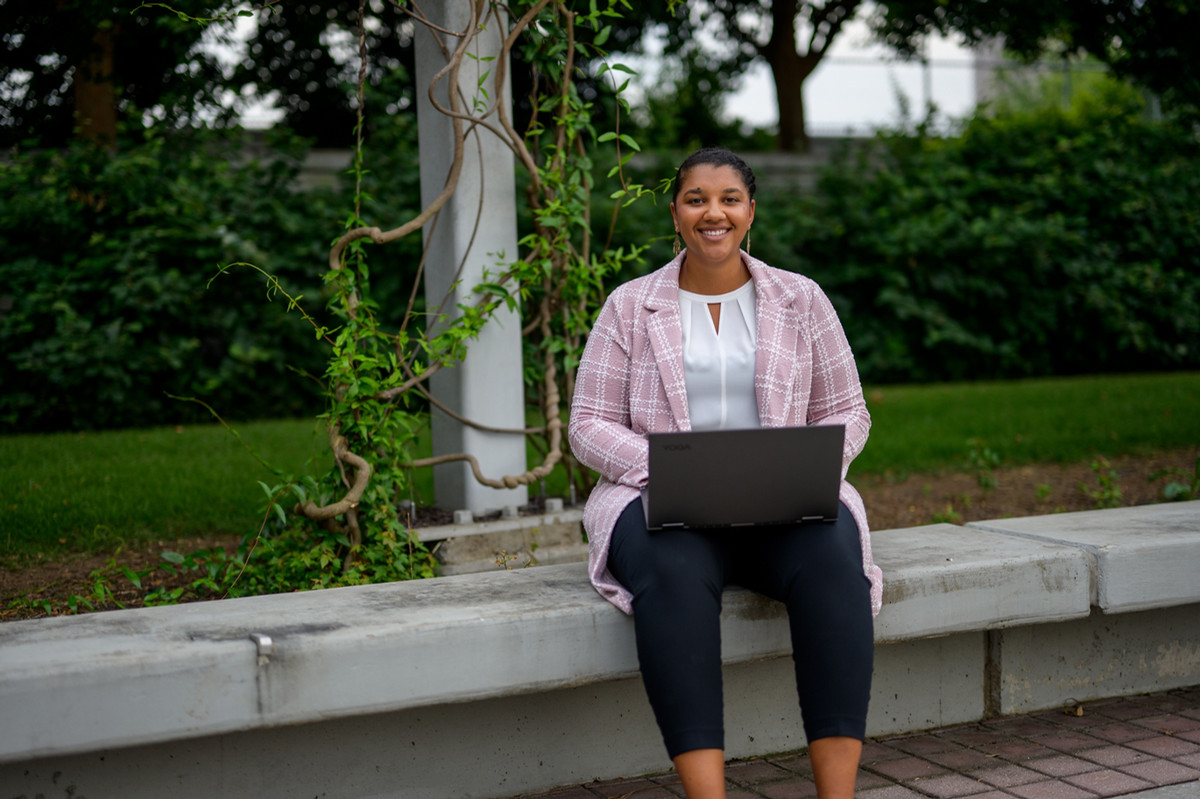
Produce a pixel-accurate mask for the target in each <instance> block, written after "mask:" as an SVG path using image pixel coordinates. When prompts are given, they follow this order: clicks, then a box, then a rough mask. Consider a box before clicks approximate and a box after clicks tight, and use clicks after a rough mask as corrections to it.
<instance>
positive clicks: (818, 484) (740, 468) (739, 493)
mask: <svg viewBox="0 0 1200 799" xmlns="http://www.w3.org/2000/svg"><path fill="white" fill-rule="evenodd" d="M845 435H846V428H845V425H840V424H838V425H813V426H810V427H769V428H758V429H753V430H705V431H700V432H687V433H650V434H649V435H648V436H647V438H648V439H649V442H650V467H649V468H650V479H649V482H648V484H647V486H646V488H644V489H643V490H642V506H643V509H644V510H645V512H646V527H647V528H649V529H650V530H652V531H653V530H668V529H671V528H683V527H687V528H714V527H717V528H720V527H764V526H775V525H798V524H806V523H810V522H826V521H834V520H836V519H837V515H838V489H839V487H840V485H841V480H842V443H843V440H844V439H845Z"/></svg>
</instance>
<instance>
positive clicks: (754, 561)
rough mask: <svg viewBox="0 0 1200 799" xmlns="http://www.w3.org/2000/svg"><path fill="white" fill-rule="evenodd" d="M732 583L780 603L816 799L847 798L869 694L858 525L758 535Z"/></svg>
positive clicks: (869, 626) (843, 516)
mask: <svg viewBox="0 0 1200 799" xmlns="http://www.w3.org/2000/svg"><path fill="white" fill-rule="evenodd" d="M731 580H732V581H733V582H738V583H741V584H742V585H745V586H747V587H748V588H751V589H752V590H755V591H759V592H761V593H763V594H766V595H767V596H770V597H773V598H775V599H778V600H780V601H782V602H784V603H785V604H786V605H787V608H788V621H789V625H790V627H791V634H792V658H793V660H794V662H795V666H796V688H797V691H798V693H799V696H800V708H801V711H802V713H803V717H804V730H805V734H806V735H807V737H808V741H809V753H810V755H811V757H812V764H813V776H814V778H815V780H816V783H817V788H818V796H819V797H820V799H832V798H833V797H841V796H847V797H849V796H852V795H853V792H854V778H855V776H856V774H857V771H858V760H859V756H860V755H861V752H862V739H863V737H864V735H865V733H866V719H867V703H868V700H869V699H870V694H871V672H872V667H873V662H874V631H873V622H872V618H871V601H870V583H869V581H868V580H867V578H866V577H865V576H864V575H863V570H862V549H861V545H860V543H859V538H858V528H857V527H856V525H855V523H854V518H853V517H852V516H851V515H850V512H849V510H847V508H846V507H845V506H844V505H842V506H841V508H840V514H839V516H838V520H837V521H836V522H833V523H829V524H814V525H805V526H803V527H799V528H796V529H791V530H781V531H764V535H763V536H762V537H761V538H760V539H759V540H758V541H756V542H755V545H754V546H752V547H747V548H746V549H745V550H744V551H743V552H742V554H740V555H739V560H738V563H737V567H736V571H735V572H734V573H733V574H731Z"/></svg>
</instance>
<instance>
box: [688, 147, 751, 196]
mask: <svg viewBox="0 0 1200 799" xmlns="http://www.w3.org/2000/svg"><path fill="white" fill-rule="evenodd" d="M701 165H707V166H729V167H733V169H734V171H735V172H737V173H738V174H739V175H741V176H742V182H743V183H745V184H746V191H747V192H748V193H749V194H750V199H751V200H753V199H754V189H755V186H754V170H753V169H751V168H750V165H749V164H747V163H746V162H745V161H743V160H742V159H741V157H739V156H738V155H737V154H736V153H734V152H731V151H729V150H726V149H725V148H724V147H705V148H704V149H703V150H697V151H696V152H694V153H692V154H691V155H689V156H688V157H687V158H685V159H683V163H682V164H680V165H679V169H678V170H677V171H676V172H675V193H674V194H673V195H672V196H671V201H672V202H674V201H675V200H676V199H678V197H679V187H680V186H682V185H683V178H684V176H685V175H686V174H687V173H688V171H689V170H690V169H691V168H692V167H694V166H701Z"/></svg>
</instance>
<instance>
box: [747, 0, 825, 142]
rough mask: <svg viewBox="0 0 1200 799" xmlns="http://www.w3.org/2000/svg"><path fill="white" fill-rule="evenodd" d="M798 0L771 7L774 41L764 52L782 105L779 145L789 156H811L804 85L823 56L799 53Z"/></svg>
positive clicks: (783, 0)
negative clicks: (809, 152)
mask: <svg viewBox="0 0 1200 799" xmlns="http://www.w3.org/2000/svg"><path fill="white" fill-rule="evenodd" d="M798 10H799V9H798V0H775V2H774V3H772V4H771V39H770V41H768V42H767V44H766V45H765V46H764V47H763V48H762V50H761V51H760V52H761V53H762V56H763V58H765V59H766V61H767V63H768V64H770V66H771V76H772V77H773V78H774V79H775V96H776V99H777V102H778V104H779V141H778V143H777V146H778V147H779V149H780V150H783V151H785V152H800V153H804V152H808V147H809V143H808V130H807V128H806V127H805V122H804V81H805V79H807V78H808V76H809V75H811V74H812V71H813V70H814V69H816V66H817V62H818V61H819V60H820V56H817V57H813V56H812V55H811V54H805V55H800V54H799V53H797V52H796V14H797V12H798Z"/></svg>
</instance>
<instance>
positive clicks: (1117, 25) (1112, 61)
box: [873, 0, 1200, 109]
mask: <svg viewBox="0 0 1200 799" xmlns="http://www.w3.org/2000/svg"><path fill="white" fill-rule="evenodd" d="M873 26H874V28H875V30H876V32H877V34H878V35H879V36H880V37H881V38H882V39H883V41H884V42H886V43H887V44H889V45H890V46H892V47H894V48H896V49H897V50H898V51H900V52H902V53H909V54H911V53H913V52H914V51H915V48H916V47H917V43H918V42H919V41H920V39H921V37H923V36H925V35H927V34H929V33H932V32H937V33H941V34H943V35H949V34H952V33H957V34H960V35H962V36H963V38H964V39H965V40H966V41H967V42H968V43H969V44H977V43H979V42H982V41H986V40H988V39H992V38H994V37H1003V39H1004V45H1005V47H1006V48H1008V49H1009V50H1011V51H1012V52H1015V53H1017V54H1018V55H1020V56H1023V57H1025V58H1034V57H1037V56H1038V55H1040V54H1042V53H1044V52H1046V50H1047V48H1048V47H1055V46H1057V47H1060V48H1063V49H1065V51H1066V52H1067V53H1074V52H1078V51H1082V52H1084V53H1087V54H1088V55H1090V56H1092V57H1093V58H1096V59H1098V60H1099V61H1101V62H1103V63H1105V64H1107V65H1108V66H1109V67H1111V68H1112V70H1113V72H1114V73H1115V74H1116V75H1118V76H1119V77H1122V78H1126V79H1129V80H1132V81H1134V82H1136V83H1138V84H1139V85H1141V86H1144V87H1145V88H1147V89H1149V90H1151V91H1152V92H1155V93H1157V94H1159V95H1161V96H1163V98H1164V99H1166V100H1168V101H1169V102H1172V103H1178V104H1181V105H1186V106H1189V107H1190V108H1191V109H1197V108H1200V58H1197V52H1198V51H1197V42H1200V4H1197V3H1196V2H1194V0H1149V1H1148V2H1144V1H1143V0H1071V1H1070V2H1065V3H1045V2H1037V1H1036V0H1020V2H1005V3H979V2H973V0H882V2H880V4H879V13H878V14H877V15H876V16H875V18H874V20H873Z"/></svg>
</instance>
